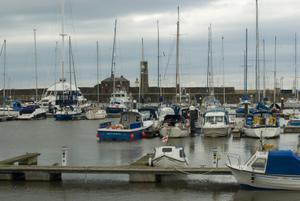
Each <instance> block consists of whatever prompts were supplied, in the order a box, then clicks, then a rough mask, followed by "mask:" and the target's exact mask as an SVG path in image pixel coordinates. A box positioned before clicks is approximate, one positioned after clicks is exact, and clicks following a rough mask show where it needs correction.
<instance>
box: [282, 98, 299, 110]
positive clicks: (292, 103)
mask: <svg viewBox="0 0 300 201" xmlns="http://www.w3.org/2000/svg"><path fill="white" fill-rule="evenodd" d="M284 108H285V109H299V108H300V101H299V100H298V99H297V98H288V99H287V100H286V102H285V103H284Z"/></svg>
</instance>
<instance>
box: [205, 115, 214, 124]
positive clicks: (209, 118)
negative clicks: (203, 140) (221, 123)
mask: <svg viewBox="0 0 300 201" xmlns="http://www.w3.org/2000/svg"><path fill="white" fill-rule="evenodd" d="M206 122H209V123H211V124H213V123H214V117H206Z"/></svg>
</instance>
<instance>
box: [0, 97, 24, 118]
mask: <svg viewBox="0 0 300 201" xmlns="http://www.w3.org/2000/svg"><path fill="white" fill-rule="evenodd" d="M22 108H23V105H22V103H21V102H20V101H12V102H11V104H10V105H4V106H3V107H0V116H8V117H13V118H16V117H17V116H18V115H19V112H20V110H22Z"/></svg>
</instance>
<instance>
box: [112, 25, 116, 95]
mask: <svg viewBox="0 0 300 201" xmlns="http://www.w3.org/2000/svg"><path fill="white" fill-rule="evenodd" d="M116 34H117V20H115V28H114V41H113V50H112V57H111V77H112V78H113V93H114V92H115V88H116V83H115V68H116V63H115V49H116Z"/></svg>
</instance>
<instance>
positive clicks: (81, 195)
mask: <svg viewBox="0 0 300 201" xmlns="http://www.w3.org/2000/svg"><path fill="white" fill-rule="evenodd" d="M98 124H99V121H72V122H58V121H54V120H53V119H50V118H49V119H47V120H41V121H12V122H1V123H0V160H1V159H6V158H9V157H13V156H16V155H19V154H23V153H25V152H39V153H41V156H40V157H39V164H42V165H51V164H53V163H57V162H60V154H61V147H62V146H68V147H70V148H71V150H70V160H69V164H70V165H124V164H129V163H131V162H133V161H135V160H137V159H138V158H139V157H141V156H142V155H144V154H146V153H149V152H152V151H153V148H154V147H155V146H160V145H162V143H161V140H160V139H159V138H154V139H145V140H140V141H135V142H102V143H98V142H97V141H96V129H97V126H98ZM169 142H170V144H174V145H182V146H184V148H185V152H186V154H187V156H188V158H189V161H190V165H191V166H199V165H203V166H208V167H209V166H214V165H215V164H214V163H213V160H212V159H213V151H217V152H218V153H219V155H220V157H221V159H220V161H219V166H224V165H225V163H226V161H227V158H226V154H227V153H236V154H239V155H241V157H242V159H243V160H246V159H247V158H248V157H250V156H251V155H252V154H253V153H254V152H255V150H256V148H257V147H258V141H257V140H256V139H250V138H242V139H232V138H231V137H228V138H212V139H211V138H203V137H202V136H196V137H194V138H182V139H171V140H169ZM268 142H269V143H272V144H274V145H275V146H277V147H278V148H280V149H293V150H296V149H297V146H298V135H295V134H285V135H281V137H280V139H273V140H269V141H268ZM0 200H1V201H2V200H5V201H6V200H7V201H10V200H24V201H34V200H44V201H48V200H49V201H50V200H51V201H60V200H62V201H73V200H75V201H77V200H84V201H88V200H132V201H138V200H144V201H145V200H155V201H156V200H165V201H168V200H172V201H173V200H182V201H189V200H214V201H224V200H241V201H244V200H245V201H260V200H264V201H269V200H272V201H274V200H286V201H296V200H300V193H298V192H288V191H253V190H242V189H240V188H239V186H238V185H237V184H236V183H235V180H234V178H233V177H232V176H201V175H187V176H185V177H182V178H172V177H170V178H168V179H167V180H166V181H164V182H163V183H160V184H132V183H128V176H127V175H72V174H68V175H64V180H63V182H52V183H48V182H21V181H18V182H4V181H1V182H0Z"/></svg>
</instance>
